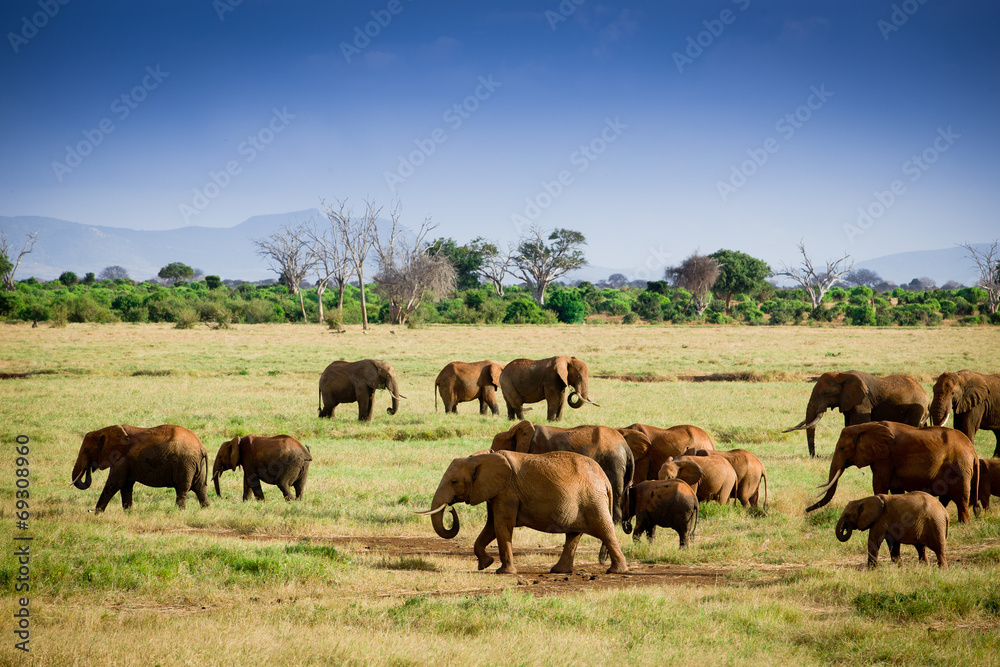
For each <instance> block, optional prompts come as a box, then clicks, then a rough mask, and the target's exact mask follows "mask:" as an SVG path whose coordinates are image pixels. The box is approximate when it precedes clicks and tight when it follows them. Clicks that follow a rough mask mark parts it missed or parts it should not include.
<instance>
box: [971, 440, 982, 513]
mask: <svg viewBox="0 0 1000 667" xmlns="http://www.w3.org/2000/svg"><path fill="white" fill-rule="evenodd" d="M973 453H974V457H973V459H972V483H971V484H969V505H971V506H972V512H973V514H975V515H976V516H979V511H980V506H979V477H980V475H981V474H982V470H981V468H982V466H980V465H979V455H978V454H975V450H973Z"/></svg>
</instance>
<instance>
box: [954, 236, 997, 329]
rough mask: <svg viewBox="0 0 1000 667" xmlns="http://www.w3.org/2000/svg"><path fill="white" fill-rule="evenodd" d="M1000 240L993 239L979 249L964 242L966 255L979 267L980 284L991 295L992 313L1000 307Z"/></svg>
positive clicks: (989, 302)
mask: <svg viewBox="0 0 1000 667" xmlns="http://www.w3.org/2000/svg"><path fill="white" fill-rule="evenodd" d="M998 245H1000V241H993V243H992V244H990V246H989V247H988V248H987V247H983V249H981V250H980V249H979V248H977V247H976V246H974V245H972V244H971V243H962V244H961V247H963V248H965V250H966V251H967V253H968V254H967V255H966V257H968V258H969V259H971V260H972V261H973V262H975V263H976V267H977V268H978V269H979V286H980V287H982V288H983V289H984V290H986V293H987V295H988V296H989V301H988V302H987V308H988V309H989V311H990V313H991V314H992V313H995V312H997V308H998V307H1000V248H998V247H997V246H998Z"/></svg>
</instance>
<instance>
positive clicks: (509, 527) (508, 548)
mask: <svg viewBox="0 0 1000 667" xmlns="http://www.w3.org/2000/svg"><path fill="white" fill-rule="evenodd" d="M515 516H516V515H515ZM514 523H515V517H514V516H512V517H509V518H508V517H501V516H495V518H494V519H493V530H494V531H496V536H497V546H498V547H499V548H500V568H499V569H498V570H497V574H517V568H516V567H514V546H513V542H514Z"/></svg>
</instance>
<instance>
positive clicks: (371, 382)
mask: <svg viewBox="0 0 1000 667" xmlns="http://www.w3.org/2000/svg"><path fill="white" fill-rule="evenodd" d="M376 389H388V390H389V394H390V395H391V396H392V407H389V408H386V410H385V411H386V412H388V413H389V414H390V415H394V414H396V411H397V410H399V399H401V398H406V397H405V396H403V395H402V394H400V393H399V382H398V381H397V380H396V371H395V369H393V367H392V365H391V364H389V363H387V362H385V361H381V360H379V359H362V360H360V361H335V362H333V363H332V364H330V365H329V366H327V367H326V370H324V371H323V374H322V375H320V377H319V399H320V404H319V416H320V417H333V413H334V410H335V409H336V408H337V406H338V405H340V404H341V403H355V402H356V403H357V404H358V421H363V422H364V421H369V420H371V418H372V411H373V410H374V408H375V390H376Z"/></svg>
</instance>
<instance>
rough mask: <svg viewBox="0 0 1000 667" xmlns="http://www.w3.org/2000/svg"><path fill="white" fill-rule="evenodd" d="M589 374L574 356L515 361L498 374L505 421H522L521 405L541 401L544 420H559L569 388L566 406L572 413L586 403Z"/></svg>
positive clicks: (588, 396)
mask: <svg viewBox="0 0 1000 667" xmlns="http://www.w3.org/2000/svg"><path fill="white" fill-rule="evenodd" d="M589 382H590V371H589V370H588V369H587V364H586V363H584V362H583V361H580V360H579V359H577V358H576V357H550V358H548V359H539V360H533V359H515V360H514V361H512V362H510V363H509V364H507V365H506V366H504V369H503V372H502V373H500V388H501V389H502V390H503V400H504V403H506V404H507V418H508V419H524V407H523V406H524V405H525V404H527V403H538V402H540V401H545V402H546V403H547V404H548V420H549V421H559V420H560V419H562V411H563V398H564V397H565V395H566V388H567V387H569V388H570V392H569V398H568V403H569V407H571V408H573V409H574V410H575V409H577V408H580V407H583V404H584V403H590V404H591V405H595V406H596V405H597V403H594V402H593V401H591V400H590V390H589V387H588V384H589ZM598 407H600V406H598Z"/></svg>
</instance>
